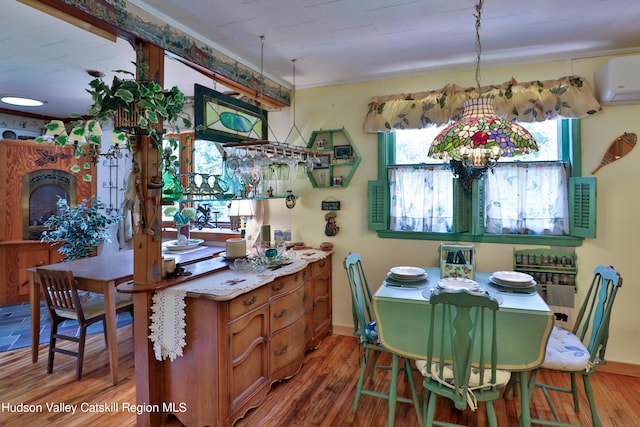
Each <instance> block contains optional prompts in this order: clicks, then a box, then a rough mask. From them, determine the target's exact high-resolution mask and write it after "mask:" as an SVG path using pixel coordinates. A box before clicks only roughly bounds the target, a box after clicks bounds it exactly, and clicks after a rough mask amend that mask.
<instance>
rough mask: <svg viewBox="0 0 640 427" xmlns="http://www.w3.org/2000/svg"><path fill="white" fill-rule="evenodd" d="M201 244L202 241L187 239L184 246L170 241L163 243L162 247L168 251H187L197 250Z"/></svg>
mask: <svg viewBox="0 0 640 427" xmlns="http://www.w3.org/2000/svg"><path fill="white" fill-rule="evenodd" d="M202 242H204V239H189V240H187V243H186V244H184V245H181V244H180V243H179V242H178V241H177V240H171V241H169V242H167V243H164V244H163V246H164V247H165V248H167V250H168V251H186V250H187V249H193V248H197V247H198V246H200V244H201V243H202Z"/></svg>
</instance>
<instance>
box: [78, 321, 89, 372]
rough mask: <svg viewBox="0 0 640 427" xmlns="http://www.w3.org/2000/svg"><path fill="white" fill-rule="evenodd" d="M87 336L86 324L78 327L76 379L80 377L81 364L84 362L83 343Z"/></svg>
mask: <svg viewBox="0 0 640 427" xmlns="http://www.w3.org/2000/svg"><path fill="white" fill-rule="evenodd" d="M86 338H87V326H86V325H82V326H81V327H80V338H79V339H78V366H77V367H76V381H80V380H81V379H82V364H83V362H84V343H85V341H86Z"/></svg>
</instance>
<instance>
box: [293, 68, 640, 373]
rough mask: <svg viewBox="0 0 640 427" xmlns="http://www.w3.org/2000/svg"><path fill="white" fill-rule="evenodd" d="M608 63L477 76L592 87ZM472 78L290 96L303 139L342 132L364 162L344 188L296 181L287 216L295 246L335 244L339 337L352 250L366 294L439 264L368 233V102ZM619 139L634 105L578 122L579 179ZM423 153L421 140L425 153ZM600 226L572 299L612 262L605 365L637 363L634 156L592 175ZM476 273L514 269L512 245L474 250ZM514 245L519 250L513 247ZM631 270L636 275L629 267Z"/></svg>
mask: <svg viewBox="0 0 640 427" xmlns="http://www.w3.org/2000/svg"><path fill="white" fill-rule="evenodd" d="M606 59H607V58H594V59H584V60H566V61H557V62H550V63H541V64H534V65H523V66H517V67H506V68H496V69H484V68H483V69H482V70H481V71H482V73H481V74H482V84H497V83H502V82H505V81H507V80H509V79H510V78H511V77H514V78H515V79H516V80H519V81H528V80H535V79H539V80H546V79H554V78H559V77H562V76H565V75H570V74H576V75H581V76H583V77H585V78H586V79H587V80H589V81H590V83H591V85H592V87H594V83H593V78H594V73H595V71H596V69H597V68H598V67H599V66H600V65H601V64H602V63H604V62H605V61H606ZM474 78H475V77H474V73H473V71H467V72H456V73H446V74H436V75H425V76H421V77H411V78H399V79H391V80H383V81H370V82H362V83H357V84H349V85H339V86H332V87H323V88H315V89H306V90H300V89H298V90H297V93H296V101H297V106H296V120H297V126H298V127H299V128H300V130H301V131H302V133H303V135H305V137H306V138H309V136H310V135H311V132H312V131H313V130H318V129H321V128H324V129H332V128H341V127H345V128H346V129H347V131H348V132H349V134H350V135H351V138H352V140H353V143H354V145H355V146H356V147H357V149H358V151H359V152H360V155H361V156H362V163H361V164H360V167H359V168H358V170H357V172H356V174H355V176H354V177H353V179H352V180H351V183H350V185H349V187H348V188H322V189H319V188H311V186H310V184H309V183H308V182H307V181H296V182H294V190H295V194H297V195H298V196H300V199H299V200H298V204H297V205H296V207H295V208H294V209H293V210H291V211H289V212H290V214H291V226H292V228H293V229H294V230H297V232H298V236H299V239H300V240H304V241H305V242H307V244H312V245H319V244H320V243H321V242H323V241H330V242H332V243H333V244H334V249H335V255H334V262H333V323H334V327H335V328H336V329H338V330H342V331H345V330H348V328H351V325H352V317H351V306H350V304H351V301H350V297H349V294H348V284H347V282H346V278H345V274H344V269H343V267H342V261H343V259H344V257H345V256H346V255H347V253H349V252H350V251H356V252H360V253H361V254H362V255H363V258H364V260H365V268H366V272H367V276H368V278H369V281H370V284H371V286H372V287H374V288H377V287H378V286H379V284H380V282H381V281H382V279H383V278H384V277H385V275H386V273H387V271H388V270H389V268H390V267H393V266H395V265H421V266H433V267H435V266H436V265H437V248H438V245H439V242H436V241H416V240H395V239H381V238H378V236H377V234H376V233H375V232H372V231H369V230H367V181H369V180H374V179H376V178H377V169H376V167H377V136H376V135H375V134H368V133H364V132H363V131H362V124H363V120H364V117H365V114H366V111H367V100H368V99H369V97H371V96H374V95H386V94H396V93H409V92H417V91H423V90H431V89H439V88H441V87H442V86H444V85H445V84H447V83H456V84H459V85H462V86H475V80H474ZM623 132H635V133H640V103H639V104H636V105H629V106H616V107H609V106H604V111H603V112H601V113H599V114H598V115H596V116H593V117H588V118H585V119H583V120H582V152H583V158H582V164H583V173H584V174H585V175H587V174H589V173H590V172H591V171H592V170H593V169H594V168H595V167H596V166H597V165H598V164H599V163H600V160H601V158H602V156H603V155H604V153H605V152H606V150H607V148H608V147H609V145H610V144H611V142H612V141H613V140H614V139H615V138H616V137H617V136H619V135H620V134H622V133H623ZM427 149H428V142H425V146H424V150H427ZM596 176H597V178H598V190H597V191H598V195H597V197H598V216H597V219H598V229H597V233H598V234H597V238H596V239H592V240H585V242H584V244H583V245H582V246H581V247H578V248H577V254H578V268H579V275H578V283H579V287H580V288H579V292H578V295H577V297H576V301H578V302H580V301H582V298H583V296H584V290H585V288H586V287H587V285H588V284H589V283H590V280H591V277H592V272H593V269H594V267H595V266H596V265H597V264H612V265H614V266H615V267H616V268H617V269H618V270H619V271H620V272H621V274H622V275H623V277H624V283H625V284H624V286H623V288H622V290H621V293H620V297H619V299H618V301H617V302H616V307H615V313H614V315H613V318H612V321H611V336H610V340H609V345H608V353H607V356H608V359H609V360H613V361H617V362H624V363H635V364H640V340H639V339H638V335H639V332H640V327H639V322H638V320H637V317H636V316H635V314H636V313H637V311H638V310H639V308H638V301H640V284H639V283H640V263H639V262H638V247H637V246H636V245H637V244H638V242H640V238H639V237H640V231H639V228H638V225H637V217H638V212H640V201H639V200H638V196H637V195H638V193H639V190H638V188H637V186H638V184H640V149H636V150H635V151H632V152H631V153H630V154H629V155H627V156H626V157H625V158H623V159H621V160H618V161H617V162H615V163H613V164H611V165H608V166H606V167H604V168H603V169H601V170H600V171H599V172H598V173H597V175H596ZM328 197H334V198H336V199H338V200H340V201H341V203H342V205H341V210H340V211H339V212H338V217H337V224H338V226H339V227H340V231H339V233H338V235H337V236H335V237H327V236H325V235H324V225H325V221H324V213H325V212H323V211H322V210H321V209H320V205H321V202H322V200H324V199H326V198H328ZM476 248H477V257H476V260H477V267H478V269H480V270H485V271H495V270H503V269H512V267H513V266H512V257H513V255H512V254H513V249H514V246H513V245H508V244H507V245H505V244H488V243H484V244H477V245H476ZM517 248H524V246H518V247H517ZM636 269H638V270H636Z"/></svg>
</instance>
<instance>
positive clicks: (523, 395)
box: [514, 371, 531, 427]
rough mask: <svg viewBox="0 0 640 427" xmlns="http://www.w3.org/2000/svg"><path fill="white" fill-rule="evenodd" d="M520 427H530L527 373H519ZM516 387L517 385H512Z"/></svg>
mask: <svg viewBox="0 0 640 427" xmlns="http://www.w3.org/2000/svg"><path fill="white" fill-rule="evenodd" d="M518 374H519V375H520V424H519V426H520V427H530V426H531V412H530V407H529V404H530V398H529V383H528V381H527V371H520V372H519V373H518ZM514 387H517V384H514Z"/></svg>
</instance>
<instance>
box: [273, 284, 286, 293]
mask: <svg viewBox="0 0 640 427" xmlns="http://www.w3.org/2000/svg"><path fill="white" fill-rule="evenodd" d="M284 286H285V285H284V282H282V283H280V285H278V286H276V285H271V290H272V291H281V290H282V289H284Z"/></svg>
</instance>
